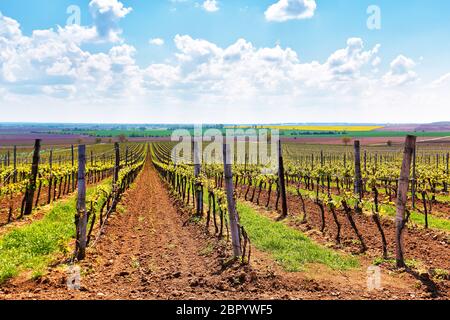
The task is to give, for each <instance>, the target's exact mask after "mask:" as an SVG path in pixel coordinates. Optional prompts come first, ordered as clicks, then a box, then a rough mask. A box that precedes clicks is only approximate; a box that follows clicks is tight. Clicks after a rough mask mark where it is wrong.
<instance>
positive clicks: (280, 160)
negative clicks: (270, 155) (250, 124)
mask: <svg viewBox="0 0 450 320" xmlns="http://www.w3.org/2000/svg"><path fill="white" fill-rule="evenodd" d="M278 179H279V182H280V195H281V210H282V212H281V218H286V217H287V216H288V206H287V199H286V182H285V177H284V164H283V150H282V147H281V140H278Z"/></svg>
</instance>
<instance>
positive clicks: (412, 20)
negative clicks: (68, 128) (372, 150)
mask: <svg viewBox="0 0 450 320" xmlns="http://www.w3.org/2000/svg"><path fill="white" fill-rule="evenodd" d="M449 36H450V1H448V0H432V1H430V0H396V1H392V0H367V1H366V0H352V1H349V0H257V1H256V0H240V1H238V0H152V1H143V0H58V1H54V0H39V1H38V0H1V1H0V122H84V123H90V122H92V123H303V122H322V123H323V122H333V123H334V122H360V123H361V122H363V123H408V122H416V123H419V122H420V123H422V122H435V121H450V109H449V107H450V103H449V101H450V93H449V92H450V41H449V38H450V37H449Z"/></svg>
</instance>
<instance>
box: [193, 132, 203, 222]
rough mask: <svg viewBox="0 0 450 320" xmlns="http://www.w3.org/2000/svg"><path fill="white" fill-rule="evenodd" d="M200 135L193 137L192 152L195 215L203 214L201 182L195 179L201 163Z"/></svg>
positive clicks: (199, 171) (197, 176)
mask: <svg viewBox="0 0 450 320" xmlns="http://www.w3.org/2000/svg"><path fill="white" fill-rule="evenodd" d="M198 139H200V137H194V142H193V146H194V149H193V152H194V176H195V179H196V181H195V208H196V214H197V216H203V192H202V188H201V183H200V182H198V181H197V179H198V178H199V177H200V173H201V169H202V165H201V159H200V157H201V155H200V145H199V144H200V143H201V141H198Z"/></svg>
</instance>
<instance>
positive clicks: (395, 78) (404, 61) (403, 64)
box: [383, 55, 418, 86]
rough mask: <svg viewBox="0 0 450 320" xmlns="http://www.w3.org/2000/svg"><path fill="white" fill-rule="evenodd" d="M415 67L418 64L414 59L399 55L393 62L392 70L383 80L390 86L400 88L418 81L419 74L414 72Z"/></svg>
mask: <svg viewBox="0 0 450 320" xmlns="http://www.w3.org/2000/svg"><path fill="white" fill-rule="evenodd" d="M415 66H416V63H415V62H414V61H413V60H412V59H410V58H407V57H405V56H404V55H399V56H398V57H397V58H395V59H394V60H393V61H392V62H391V69H390V71H389V72H388V73H387V74H386V75H385V76H384V78H383V80H384V82H385V83H386V85H388V86H399V85H405V84H407V83H410V82H414V81H416V80H417V79H418V76H417V73H416V72H415V71H414V67H415Z"/></svg>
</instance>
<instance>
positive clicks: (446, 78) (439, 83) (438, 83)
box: [431, 73, 450, 87]
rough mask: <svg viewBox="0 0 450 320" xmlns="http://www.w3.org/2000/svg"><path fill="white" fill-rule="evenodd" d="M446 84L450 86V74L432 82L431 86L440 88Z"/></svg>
mask: <svg viewBox="0 0 450 320" xmlns="http://www.w3.org/2000/svg"><path fill="white" fill-rule="evenodd" d="M446 84H450V73H447V74H444V75H443V76H442V77H440V78H439V79H436V80H435V81H433V82H432V84H431V85H432V86H433V87H440V86H444V85H446Z"/></svg>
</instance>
